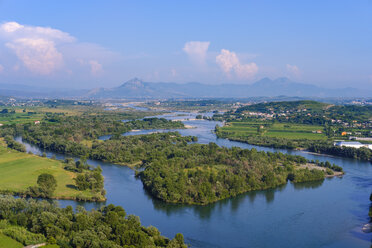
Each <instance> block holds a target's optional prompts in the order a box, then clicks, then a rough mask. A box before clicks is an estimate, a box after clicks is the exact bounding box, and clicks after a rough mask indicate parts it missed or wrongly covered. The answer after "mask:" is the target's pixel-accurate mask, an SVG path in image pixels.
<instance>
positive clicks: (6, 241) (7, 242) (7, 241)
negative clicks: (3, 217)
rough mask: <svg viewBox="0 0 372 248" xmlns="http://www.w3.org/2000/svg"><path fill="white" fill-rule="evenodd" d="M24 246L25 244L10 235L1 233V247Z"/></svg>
mask: <svg viewBox="0 0 372 248" xmlns="http://www.w3.org/2000/svg"><path fill="white" fill-rule="evenodd" d="M18 247H19V248H22V247H23V245H22V244H21V243H19V242H17V241H15V240H14V239H12V238H9V237H8V236H5V235H4V234H2V233H0V248H18Z"/></svg>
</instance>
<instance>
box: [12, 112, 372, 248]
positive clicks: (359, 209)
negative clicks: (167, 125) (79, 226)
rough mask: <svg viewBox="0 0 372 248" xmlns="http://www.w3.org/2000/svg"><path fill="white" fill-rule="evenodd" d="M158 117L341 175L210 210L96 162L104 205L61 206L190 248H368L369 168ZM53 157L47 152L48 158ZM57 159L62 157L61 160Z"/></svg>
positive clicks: (189, 117) (187, 117)
mask: <svg viewBox="0 0 372 248" xmlns="http://www.w3.org/2000/svg"><path fill="white" fill-rule="evenodd" d="M180 114H183V116H180ZM160 117H165V118H167V119H179V120H182V121H183V122H184V123H185V124H186V125H190V126H193V127H195V128H192V129H183V130H178V131H179V132H180V133H181V134H182V135H193V136H197V137H198V138H199V140H198V142H199V143H203V144H206V143H209V142H215V143H217V144H218V145H220V146H225V147H232V146H239V147H242V148H249V149H251V148H255V149H257V150H263V151H274V152H275V151H279V152H284V153H289V154H297V155H302V156H304V157H306V158H308V159H314V160H315V159H318V160H320V161H326V160H329V161H330V162H331V163H336V164H338V165H340V166H342V167H343V168H344V171H345V172H346V175H345V176H344V177H342V178H332V179H326V180H324V181H323V182H311V183H301V184H292V183H288V184H287V185H284V186H282V187H279V188H276V189H273V190H265V191H255V192H249V193H245V194H242V195H240V196H237V197H234V198H231V199H226V200H222V201H219V202H217V203H213V204H209V205H207V206H190V205H179V204H178V205H176V204H168V203H164V202H161V201H159V200H156V199H153V198H152V197H151V196H150V195H149V194H148V193H147V192H146V191H145V190H144V189H143V186H142V182H141V181H140V180H139V179H136V178H135V177H134V171H133V170H131V169H130V168H128V167H124V166H119V165H115V164H111V163H103V162H100V161H93V160H89V161H88V163H89V164H91V165H101V167H102V169H103V176H104V177H105V189H106V191H107V202H105V203H84V202H75V201H66V200H62V201H59V202H60V205H61V206H67V205H72V206H77V205H83V206H84V207H86V208H87V209H92V208H99V207H100V206H102V205H104V204H109V203H113V204H116V205H121V206H122V207H124V209H125V210H126V212H127V213H128V214H134V215H138V216H139V217H140V218H141V222H142V224H143V225H145V226H148V225H153V226H156V227H157V228H158V229H159V230H160V231H161V232H162V234H163V235H165V236H168V237H174V235H175V234H176V233H179V232H180V233H183V234H184V236H185V241H186V242H187V243H188V244H190V245H191V247H253V248H255V247H270V248H272V247H293V248H299V247H302V248H304V247H309V248H314V247H329V248H331V247H332V248H334V247H338V248H339V247H340V248H341V247H345V248H346V247H371V239H372V235H371V234H365V233H363V232H362V231H361V228H362V226H363V224H365V223H367V222H368V211H369V206H370V203H369V195H370V193H371V188H372V187H371V186H372V177H371V175H372V164H371V163H369V162H364V161H358V160H353V159H346V158H339V157H331V156H326V155H317V154H310V153H307V152H303V151H287V150H280V149H271V148H265V147H258V146H252V145H248V144H244V143H240V142H232V141H228V140H226V139H218V138H217V137H216V135H215V134H214V133H213V130H214V128H215V126H216V125H221V123H220V122H215V121H204V120H195V114H193V113H173V114H168V115H163V116H160ZM154 131H156V130H146V131H140V132H130V133H127V134H126V135H136V134H143V133H149V132H154ZM105 138H107V137H102V139H105ZM18 141H21V138H18ZM25 145H26V146H27V150H28V151H32V152H33V153H38V154H40V153H41V152H43V151H42V150H40V149H39V148H37V147H35V146H32V145H29V144H25ZM53 154H54V153H52V152H48V151H47V156H48V157H50V156H52V155H53ZM55 155H56V156H57V158H60V159H62V158H63V157H64V156H63V155H61V154H55Z"/></svg>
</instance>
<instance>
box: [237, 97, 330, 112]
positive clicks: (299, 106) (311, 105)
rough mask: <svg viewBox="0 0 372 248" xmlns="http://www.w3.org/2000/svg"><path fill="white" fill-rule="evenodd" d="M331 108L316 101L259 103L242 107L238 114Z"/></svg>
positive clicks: (310, 110)
mask: <svg viewBox="0 0 372 248" xmlns="http://www.w3.org/2000/svg"><path fill="white" fill-rule="evenodd" d="M329 106H331V105H330V104H327V103H322V102H316V101H309V100H304V101H283V102H269V103H258V104H253V105H248V106H244V107H240V108H238V109H237V110H236V112H237V113H241V112H244V111H251V112H261V113H272V112H275V113H278V112H286V111H289V112H295V111H302V110H307V111H309V112H317V111H322V110H325V109H326V108H327V107H329Z"/></svg>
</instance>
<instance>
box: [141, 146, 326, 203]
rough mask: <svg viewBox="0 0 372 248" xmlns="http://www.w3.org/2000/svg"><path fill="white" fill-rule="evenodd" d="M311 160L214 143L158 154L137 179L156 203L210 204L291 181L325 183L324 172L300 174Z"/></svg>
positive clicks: (152, 157) (149, 159) (313, 171)
mask: <svg viewBox="0 0 372 248" xmlns="http://www.w3.org/2000/svg"><path fill="white" fill-rule="evenodd" d="M307 162H308V161H306V159H305V158H303V157H301V156H291V155H285V154H281V153H270V152H268V153H265V152H258V151H256V150H255V149H252V150H248V149H241V148H237V147H233V148H230V149H229V148H221V147H218V146H217V145H216V144H214V143H210V144H209V145H202V144H191V145H187V144H180V145H174V146H170V147H167V148H166V149H165V150H163V152H154V153H151V154H149V157H148V158H147V159H146V160H145V161H144V164H143V167H144V168H145V169H144V170H142V171H141V172H139V173H137V175H138V176H139V177H140V178H141V179H142V181H143V184H144V185H145V188H146V189H148V191H149V192H151V194H152V195H154V196H155V197H157V198H159V199H162V200H164V201H167V202H175V203H188V204H207V203H210V202H214V201H217V200H221V199H224V198H227V197H231V196H236V195H238V194H241V193H243V192H247V191H252V190H262V189H268V188H274V187H276V186H279V185H282V184H285V183H286V182H287V181H288V180H290V181H293V182H304V181H312V180H322V179H323V178H324V177H325V173H324V172H323V171H321V170H318V169H312V170H309V169H306V168H300V167H299V165H301V164H305V163H307Z"/></svg>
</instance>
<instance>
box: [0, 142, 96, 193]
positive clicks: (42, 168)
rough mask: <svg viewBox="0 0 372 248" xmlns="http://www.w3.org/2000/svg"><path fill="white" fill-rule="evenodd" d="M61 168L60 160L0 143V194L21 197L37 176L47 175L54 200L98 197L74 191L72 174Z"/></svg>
mask: <svg viewBox="0 0 372 248" xmlns="http://www.w3.org/2000/svg"><path fill="white" fill-rule="evenodd" d="M63 167H64V165H63V163H62V162H61V161H58V160H53V159H49V158H43V157H40V156H37V155H32V154H27V153H21V152H18V151H14V150H12V149H9V148H6V147H5V144H4V143H3V142H2V141H1V142H0V175H1V180H0V192H9V193H15V194H22V193H24V192H25V191H26V190H27V188H28V187H30V186H35V185H36V184H37V183H36V182H37V178H38V176H39V175H40V174H42V173H50V174H52V175H53V176H54V177H55V178H56V180H57V188H56V191H55V192H54V195H53V197H54V198H56V199H76V198H77V197H80V198H81V197H83V198H87V199H90V198H92V197H97V196H99V195H98V194H94V193H92V192H90V191H79V190H77V188H76V187H75V182H74V178H75V177H76V173H73V172H70V171H66V170H65V169H64V168H63ZM102 200H103V199H102Z"/></svg>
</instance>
